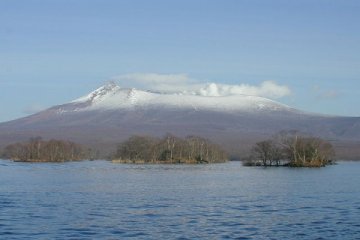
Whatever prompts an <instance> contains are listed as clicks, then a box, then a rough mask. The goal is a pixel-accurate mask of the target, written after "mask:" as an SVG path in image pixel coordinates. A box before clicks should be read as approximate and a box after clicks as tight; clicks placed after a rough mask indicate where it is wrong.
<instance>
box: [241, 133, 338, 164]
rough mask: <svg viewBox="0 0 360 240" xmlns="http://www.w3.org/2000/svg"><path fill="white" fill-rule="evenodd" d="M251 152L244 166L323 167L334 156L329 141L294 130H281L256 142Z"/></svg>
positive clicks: (331, 161)
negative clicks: (267, 138)
mask: <svg viewBox="0 0 360 240" xmlns="http://www.w3.org/2000/svg"><path fill="white" fill-rule="evenodd" d="M251 152H252V154H251V156H249V157H248V159H247V160H246V161H244V165H245V166H265V167H268V166H269V167H271V166H289V167H323V166H326V165H329V164H332V163H334V157H335V151H334V148H333V146H332V144H331V143H330V142H328V141H326V140H324V139H321V138H317V137H312V136H304V135H301V134H299V133H298V132H296V131H290V132H289V131H288V132H281V133H279V134H278V135H276V136H275V137H273V138H272V139H269V140H265V141H261V142H257V143H256V144H255V146H254V147H253V148H252V151H251Z"/></svg>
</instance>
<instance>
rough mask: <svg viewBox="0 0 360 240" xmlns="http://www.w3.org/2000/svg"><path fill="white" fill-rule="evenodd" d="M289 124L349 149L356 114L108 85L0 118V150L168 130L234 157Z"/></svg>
mask: <svg viewBox="0 0 360 240" xmlns="http://www.w3.org/2000/svg"><path fill="white" fill-rule="evenodd" d="M294 129H295V130H298V131H300V132H303V133H307V134H312V135H315V136H319V137H323V138H326V139H329V140H331V141H332V142H333V143H334V144H336V145H338V146H342V149H345V148H344V146H345V147H346V146H347V145H346V144H345V143H349V142H351V143H352V144H353V145H354V146H355V145H356V144H357V142H358V140H359V139H360V118H356V117H336V116H324V115H320V114H311V113H307V112H304V111H300V110H297V109H294V108H291V107H289V106H286V105H284V104H281V103H277V102H276V101H273V100H270V99H266V98H262V97H256V96H247V95H229V96H198V95H194V94H192V93H182V94H179V93H155V92H151V91H142V90H137V89H134V88H132V89H128V88H121V87H119V86H117V85H116V84H114V83H110V84H107V85H104V86H102V87H100V88H98V89H96V90H95V91H93V92H91V93H89V94H88V95H86V96H84V97H81V98H78V99H75V100H74V101H71V102H68V103H65V104H62V105H58V106H54V107H51V108H49V109H46V110H44V111H41V112H39V113H36V114H33V115H30V116H27V117H24V118H20V119H16V120H13V121H9V122H5V123H0V147H1V146H5V145H6V144H9V143H12V142H14V141H21V140H27V139H28V138H30V137H36V136H42V137H44V138H59V139H64V140H72V141H75V142H79V143H83V144H86V145H89V146H91V147H94V148H98V149H99V150H100V151H104V152H110V151H113V149H114V147H115V146H116V145H117V144H118V143H119V142H121V141H123V140H125V139H126V138H128V137H129V136H131V135H152V136H162V135H164V134H166V133H173V134H176V135H179V136H186V135H199V136H203V137H207V138H210V139H211V140H214V141H215V142H217V143H220V144H223V145H226V147H225V148H227V150H228V151H229V152H230V153H231V154H233V155H245V154H247V153H248V152H249V149H250V148H251V146H252V144H254V143H255V142H256V141H258V140H262V139H265V138H268V137H269V136H271V135H273V134H276V133H277V132H279V131H283V130H285V131H288V130H294ZM355 143H356V144H355ZM356 146H357V145H356ZM359 146H360V145H359ZM357 149H359V148H358V147H354V148H352V149H351V151H355V150H356V151H358V150H357ZM341 151H343V152H344V153H346V151H347V150H346V151H345V150H341V149H340V152H341ZM357 154H358V155H357ZM353 155H354V156H355V155H357V156H360V152H359V151H358V152H356V154H353Z"/></svg>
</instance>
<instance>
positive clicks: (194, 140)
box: [113, 134, 228, 163]
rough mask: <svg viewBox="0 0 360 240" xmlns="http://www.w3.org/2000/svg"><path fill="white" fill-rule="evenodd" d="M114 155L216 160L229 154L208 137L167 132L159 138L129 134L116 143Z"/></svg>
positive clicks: (131, 158) (150, 159) (119, 158)
mask: <svg viewBox="0 0 360 240" xmlns="http://www.w3.org/2000/svg"><path fill="white" fill-rule="evenodd" d="M113 159H114V160H115V161H119V162H128V163H215V162H225V161H227V159H228V156H227V154H226V153H225V151H224V150H222V149H221V148H220V146H218V145H216V144H214V143H212V142H210V141H209V140H208V139H205V138H201V137H197V136H189V137H186V138H184V139H183V138H179V137H176V136H174V135H171V134H167V135H166V136H164V137H163V138H161V139H158V138H153V137H147V136H133V137H130V138H129V139H128V140H127V141H125V142H123V143H121V144H120V145H119V146H118V148H117V151H116V153H115V154H114V156H113Z"/></svg>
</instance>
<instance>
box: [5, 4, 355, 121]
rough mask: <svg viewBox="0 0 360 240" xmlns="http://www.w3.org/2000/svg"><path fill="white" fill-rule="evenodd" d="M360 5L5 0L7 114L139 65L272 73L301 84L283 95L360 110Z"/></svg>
mask: <svg viewBox="0 0 360 240" xmlns="http://www.w3.org/2000/svg"><path fill="white" fill-rule="evenodd" d="M359 12H360V1H351V0H347V1H342V0H338V1H335V0H333V1H330V0H326V1H325V0H324V1H322V0H317V1H313V0H309V1H305V0H304V1H302V0H299V1H291V0H290V1H289V0H283V1H276V0H274V1H268V0H263V1H258V0H244V1H242V0H216V1H215V0H206V1H205V0H174V1H168V0H167V1H165V0H164V1H161V0H152V1H146V0H143V1H141V0H128V1H121V0H118V1H115V0H114V1H110V0H108V1H106V0H76V1H73V0H72V1H70V0H42V1H40V0H26V1H20V0H2V1H0V88H1V94H0V112H1V115H0V121H7V120H11V119H15V118H18V117H22V116H26V115H27V114H30V113H33V112H34V111H36V110H39V109H42V108H46V107H49V106H52V105H56V104H61V103H65V102H67V101H70V100H73V99H75V98H78V97H80V96H82V95H84V94H87V93H88V92H90V91H92V90H94V89H95V88H97V87H99V86H101V85H102V84H104V83H105V82H106V81H107V80H109V79H113V78H114V77H115V76H123V75H126V74H138V73H154V74H159V75H161V74H175V75H177V74H180V75H181V74H186V75H187V76H188V77H189V78H191V79H197V81H200V82H215V83H218V84H229V85H241V84H248V85H254V86H259V85H261V83H263V82H264V81H269V80H270V81H273V82H275V83H276V84H278V85H281V86H287V87H288V88H289V89H290V90H291V94H288V95H286V96H284V97H281V98H279V99H276V100H277V101H279V102H282V103H285V104H288V105H290V106H293V107H296V108H300V109H303V110H306V111H312V112H319V113H328V114H337V115H350V116H360V108H359V107H357V104H358V103H360V101H359V99H358V97H359V96H360V90H359V89H360V44H359V43H360V24H359V23H360V14H359ZM129 81H130V82H128V83H127V84H128V85H131V79H130V80H129Z"/></svg>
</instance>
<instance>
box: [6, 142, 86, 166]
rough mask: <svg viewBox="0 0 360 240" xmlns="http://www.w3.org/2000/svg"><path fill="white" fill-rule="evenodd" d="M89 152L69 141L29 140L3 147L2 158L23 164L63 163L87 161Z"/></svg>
mask: <svg viewBox="0 0 360 240" xmlns="http://www.w3.org/2000/svg"><path fill="white" fill-rule="evenodd" d="M90 153H91V151H90V150H89V149H88V150H85V148H84V147H83V146H82V145H80V144H76V143H74V142H71V141H63V140H54V139H53V140H49V141H44V140H42V138H41V137H36V138H31V139H30V140H29V141H27V142H24V143H14V144H10V145H8V146H6V147H5V149H4V150H3V153H2V157H3V158H7V159H11V160H14V161H23V162H64V161H77V160H83V159H89V156H90V155H91V154H90Z"/></svg>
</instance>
